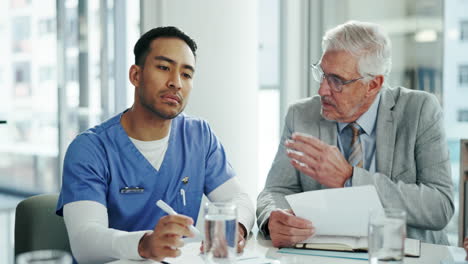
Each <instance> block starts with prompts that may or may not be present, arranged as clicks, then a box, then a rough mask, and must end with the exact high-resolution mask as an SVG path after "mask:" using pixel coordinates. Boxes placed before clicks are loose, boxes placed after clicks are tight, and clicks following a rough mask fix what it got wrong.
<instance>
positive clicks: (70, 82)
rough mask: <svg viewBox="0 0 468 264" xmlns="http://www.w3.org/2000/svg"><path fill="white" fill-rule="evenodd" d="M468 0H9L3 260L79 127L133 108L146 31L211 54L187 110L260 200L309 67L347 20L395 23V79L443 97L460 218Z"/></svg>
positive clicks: (0, 17) (5, 7)
mask: <svg viewBox="0 0 468 264" xmlns="http://www.w3.org/2000/svg"><path fill="white" fill-rule="evenodd" d="M464 10H468V1H467V0H393V1H384V0H256V1H252V0H235V1H234V0H223V1H219V0H205V1H203V2H200V1H195V0H140V1H137V0H135V1H130V0H128V1H126V0H101V1H98V0H1V1H0V39H1V40H2V41H1V44H0V45H1V48H0V57H1V58H2V60H1V61H0V120H7V123H6V124H0V262H1V263H12V259H13V257H12V247H13V226H14V207H15V206H16V204H17V203H18V202H19V201H20V200H22V199H24V198H25V197H28V196H30V195H34V194H39V193H50V192H58V191H59V188H60V182H61V166H62V164H61V162H62V160H63V155H64V153H65V150H66V148H67V146H68V144H69V143H70V141H71V140H72V139H73V138H74V137H75V136H76V135H77V134H78V133H79V132H81V131H83V130H85V129H86V128H88V127H91V126H94V125H96V124H98V123H100V122H101V121H103V120H105V119H107V118H109V117H110V116H112V115H114V114H116V113H118V112H120V111H123V110H124V109H125V108H127V107H129V106H130V105H131V103H132V101H133V87H131V85H130V83H129V82H128V78H127V76H128V68H129V66H130V65H131V64H132V62H133V53H132V49H133V45H134V43H135V41H136V40H137V39H138V37H139V36H140V34H141V32H145V31H146V30H148V29H150V28H152V27H155V26H162V25H175V26H178V27H180V28H181V29H183V30H184V31H186V32H187V33H188V34H189V35H190V36H192V37H193V38H194V39H195V40H196V41H197V43H198V45H199V51H198V57H197V73H196V77H195V84H194V89H193V90H192V94H191V98H190V100H189V105H188V107H187V109H186V112H187V113H188V114H192V115H196V116H200V117H202V118H205V119H206V120H208V121H209V122H210V124H211V126H212V127H213V129H214V131H215V133H216V134H217V135H218V136H219V138H220V139H221V141H222V142H223V144H224V146H225V148H226V150H227V154H228V158H229V159H230V161H231V163H232V165H233V167H234V168H235V170H236V171H237V173H238V175H239V177H240V180H241V183H242V185H243V186H244V187H245V188H246V189H247V191H248V192H249V194H250V196H251V198H252V199H253V200H255V199H256V196H257V194H258V192H259V191H260V190H261V189H262V188H263V184H264V181H265V178H266V175H267V172H268V169H269V167H270V165H271V161H272V159H273V156H274V154H275V152H276V148H277V144H278V140H279V136H280V132H281V126H282V118H283V117H284V114H285V111H286V109H287V106H288V105H289V104H290V103H292V102H294V101H295V100H297V99H299V98H303V97H306V96H311V95H314V94H316V93H317V91H318V85H317V84H316V83H314V82H313V80H312V78H311V76H310V71H309V65H310V64H311V63H315V62H316V61H317V60H318V59H319V58H320V54H321V47H320V43H321V37H322V35H323V33H324V32H325V31H326V30H327V29H329V28H331V27H333V26H335V25H337V24H340V23H343V22H345V21H347V20H350V19H354V20H364V21H372V22H376V23H379V24H381V25H383V27H384V28H385V29H386V30H387V31H388V32H389V34H390V37H391V39H392V42H393V69H392V73H391V77H390V79H389V84H391V85H403V86H405V87H408V88H412V89H417V90H425V91H428V92H431V93H434V94H435V95H436V96H437V97H438V98H439V100H440V103H441V104H442V106H443V108H444V112H445V128H446V133H447V139H448V145H449V148H450V154H451V162H452V178H453V182H454V185H455V193H454V197H455V205H456V209H457V212H456V215H455V216H454V217H453V219H452V221H451V222H450V224H449V226H448V227H447V229H448V231H449V234H450V241H451V243H452V244H453V245H456V244H457V236H458V216H457V213H458V182H459V176H460V173H459V165H460V164H459V161H460V157H459V151H460V145H459V141H460V139H461V138H468V102H467V101H466V98H468V14H467V13H466V12H464Z"/></svg>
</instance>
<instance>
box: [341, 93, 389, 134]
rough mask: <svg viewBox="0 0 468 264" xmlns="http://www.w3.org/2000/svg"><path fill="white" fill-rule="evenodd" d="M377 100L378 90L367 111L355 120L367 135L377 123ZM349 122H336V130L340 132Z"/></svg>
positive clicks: (378, 98)
mask: <svg viewBox="0 0 468 264" xmlns="http://www.w3.org/2000/svg"><path fill="white" fill-rule="evenodd" d="M379 102H380V92H379V94H378V95H377V96H376V97H375V99H374V102H373V103H372V105H371V106H370V107H369V109H367V111H366V112H365V113H364V114H362V115H361V116H360V117H359V118H358V120H356V123H357V124H358V125H359V126H360V127H361V128H362V129H363V130H364V132H365V133H366V134H367V135H369V136H370V135H371V134H372V132H373V131H374V129H375V123H377V111H378V110H379ZM348 124H349V123H341V122H338V131H339V132H340V134H341V133H342V132H343V129H344V128H345V127H346V126H347V125H348Z"/></svg>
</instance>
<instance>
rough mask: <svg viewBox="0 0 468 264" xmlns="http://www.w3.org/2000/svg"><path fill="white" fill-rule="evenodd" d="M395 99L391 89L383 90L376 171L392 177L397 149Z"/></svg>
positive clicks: (378, 127)
mask: <svg viewBox="0 0 468 264" xmlns="http://www.w3.org/2000/svg"><path fill="white" fill-rule="evenodd" d="M394 105H395V99H394V98H393V94H392V91H391V90H390V89H387V88H386V89H383V90H382V98H381V101H380V106H379V111H378V115H377V131H376V137H377V138H376V171H377V172H380V173H383V174H385V175H388V176H389V177H391V175H392V170H391V169H392V167H393V151H394V148H395V135H396V126H395V122H394V116H393V106H394Z"/></svg>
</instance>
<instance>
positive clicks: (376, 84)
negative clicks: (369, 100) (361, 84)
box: [367, 75, 385, 94]
mask: <svg viewBox="0 0 468 264" xmlns="http://www.w3.org/2000/svg"><path fill="white" fill-rule="evenodd" d="M384 78H385V77H384V76H383V75H377V76H375V77H374V78H373V79H372V80H370V81H369V90H368V91H367V93H368V94H376V93H378V92H379V91H380V89H381V88H382V85H383V82H384Z"/></svg>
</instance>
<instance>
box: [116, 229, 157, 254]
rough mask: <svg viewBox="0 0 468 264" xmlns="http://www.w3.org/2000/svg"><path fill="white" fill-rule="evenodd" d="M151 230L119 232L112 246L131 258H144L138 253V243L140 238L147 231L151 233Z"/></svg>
mask: <svg viewBox="0 0 468 264" xmlns="http://www.w3.org/2000/svg"><path fill="white" fill-rule="evenodd" d="M151 232H152V231H151V230H146V231H137V232H119V234H118V235H116V236H115V238H114V241H113V245H112V248H114V249H115V250H116V251H117V252H119V253H120V255H121V256H123V257H125V258H126V259H131V260H144V258H142V257H141V256H140V254H139V253H138V245H139V243H140V239H141V238H142V237H143V235H144V234H146V233H151Z"/></svg>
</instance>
